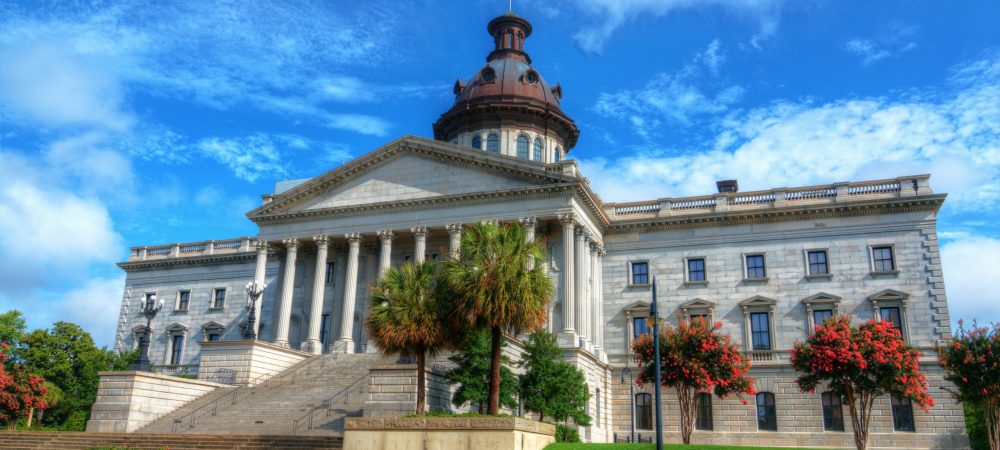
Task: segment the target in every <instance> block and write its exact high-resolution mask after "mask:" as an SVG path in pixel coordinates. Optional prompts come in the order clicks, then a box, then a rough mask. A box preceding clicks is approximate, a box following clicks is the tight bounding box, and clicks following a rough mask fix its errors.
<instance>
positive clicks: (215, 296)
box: [212, 288, 226, 309]
mask: <svg viewBox="0 0 1000 450" xmlns="http://www.w3.org/2000/svg"><path fill="white" fill-rule="evenodd" d="M225 307H226V290H225V289H224V288H223V289H215V290H214V291H212V309H222V308H225Z"/></svg>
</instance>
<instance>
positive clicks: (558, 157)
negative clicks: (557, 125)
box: [553, 145, 562, 162]
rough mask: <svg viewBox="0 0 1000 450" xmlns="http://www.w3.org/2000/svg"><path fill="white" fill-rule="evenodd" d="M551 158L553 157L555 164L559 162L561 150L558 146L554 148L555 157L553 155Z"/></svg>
mask: <svg viewBox="0 0 1000 450" xmlns="http://www.w3.org/2000/svg"><path fill="white" fill-rule="evenodd" d="M553 156H555V158H554V159H555V160H556V162H559V161H560V160H562V149H561V148H559V146H558V145H557V146H556V151H555V155H553Z"/></svg>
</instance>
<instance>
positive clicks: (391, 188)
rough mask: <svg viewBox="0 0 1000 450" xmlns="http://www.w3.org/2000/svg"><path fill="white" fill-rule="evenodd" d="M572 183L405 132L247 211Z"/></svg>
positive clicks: (530, 165) (534, 166) (532, 166)
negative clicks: (398, 138)
mask: <svg viewBox="0 0 1000 450" xmlns="http://www.w3.org/2000/svg"><path fill="white" fill-rule="evenodd" d="M577 182H579V180H577V179H574V178H572V177H568V176H563V175H561V174H557V173H553V172H549V171H546V165H544V164H541V163H537V162H534V161H525V160H518V159H515V158H510V157H506V156H501V155H495V154H489V153H486V152H483V151H480V150H476V149H472V148H464V147H460V146H456V145H453V144H448V143H442V142H437V141H429V140H425V139H419V138H413V137H406V138H403V139H400V140H397V141H394V142H392V143H390V144H388V145H386V146H383V147H381V148H379V149H376V150H373V151H372V152H369V153H368V154H365V155H364V156H362V157H359V158H357V159H355V160H353V161H351V162H349V163H346V164H344V165H343V166H340V167H338V168H336V169H334V170H331V171H329V172H327V173H325V174H323V175H320V176H318V177H315V178H313V179H310V180H309V181H307V182H305V183H302V184H300V185H298V186H296V187H294V188H292V189H289V190H288V191H286V192H283V193H281V194H278V195H275V196H274V197H273V199H272V201H271V202H270V203H266V204H264V205H263V206H261V207H259V208H257V209H255V210H253V211H251V212H249V213H248V214H247V215H248V216H250V217H251V219H253V218H255V217H261V216H270V215H282V214H293V213H313V212H317V211H329V210H336V209H338V208H352V207H361V206H363V205H385V204H394V203H406V202H416V201H421V200H426V199H432V198H458V197H463V196H469V195H476V194H477V193H496V192H504V191H516V190H523V189H531V188H540V187H543V186H552V185H557V184H572V183H577Z"/></svg>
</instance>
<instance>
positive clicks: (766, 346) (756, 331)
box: [750, 312, 771, 350]
mask: <svg viewBox="0 0 1000 450" xmlns="http://www.w3.org/2000/svg"><path fill="white" fill-rule="evenodd" d="M769 315H770V314H769V313H766V312H757V313H750V339H751V341H752V343H753V349H754V350H770V349H771V320H770V317H769Z"/></svg>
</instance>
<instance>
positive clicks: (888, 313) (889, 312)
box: [878, 306, 903, 336]
mask: <svg viewBox="0 0 1000 450" xmlns="http://www.w3.org/2000/svg"><path fill="white" fill-rule="evenodd" d="M878 313H879V317H881V318H882V321H883V322H889V323H891V324H892V327H893V328H895V329H896V331H898V332H899V335H900V336H902V335H903V318H902V316H900V315H899V307H898V306H888V307H885V308H879V312H878Z"/></svg>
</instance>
